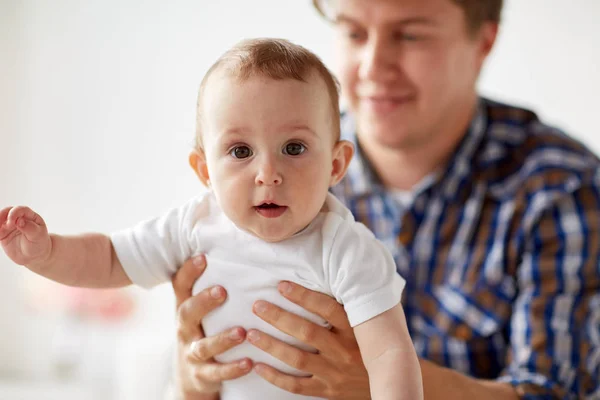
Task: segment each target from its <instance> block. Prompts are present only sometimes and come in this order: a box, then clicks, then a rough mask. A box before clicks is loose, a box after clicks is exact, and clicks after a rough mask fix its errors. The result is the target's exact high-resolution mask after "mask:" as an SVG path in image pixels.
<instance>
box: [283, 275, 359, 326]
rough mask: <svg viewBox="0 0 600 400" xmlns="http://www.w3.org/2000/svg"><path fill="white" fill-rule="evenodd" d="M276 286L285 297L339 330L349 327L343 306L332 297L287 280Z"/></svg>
mask: <svg viewBox="0 0 600 400" xmlns="http://www.w3.org/2000/svg"><path fill="white" fill-rule="evenodd" d="M278 288H279V291H280V293H281V294H282V295H283V296H284V297H285V298H287V299H288V300H290V301H291V302H292V303H296V304H297V305H299V306H300V307H302V308H304V309H305V310H308V311H310V312H312V313H313V314H317V315H318V316H320V317H321V318H323V319H324V320H326V321H327V322H329V323H330V324H331V326H333V327H334V328H336V329H339V330H345V329H350V323H349V322H348V316H347V315H346V312H345V311H344V307H343V306H342V305H341V304H340V303H338V302H337V301H336V300H335V299H334V298H332V297H330V296H327V295H326V294H323V293H319V292H315V291H313V290H309V289H306V288H305V287H302V286H300V285H296V284H295V283H291V282H287V281H286V282H281V283H280V284H279V287H278Z"/></svg>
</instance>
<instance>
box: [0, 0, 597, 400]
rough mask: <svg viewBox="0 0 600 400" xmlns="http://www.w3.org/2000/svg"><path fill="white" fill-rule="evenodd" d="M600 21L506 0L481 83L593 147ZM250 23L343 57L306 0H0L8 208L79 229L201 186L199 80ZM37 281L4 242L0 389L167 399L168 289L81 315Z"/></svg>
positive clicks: (0, 167) (2, 166) (557, 0)
mask: <svg viewBox="0 0 600 400" xmlns="http://www.w3.org/2000/svg"><path fill="white" fill-rule="evenodd" d="M365 1H367V0H365ZM599 19H600V2H598V1H597V0H573V1H568V2H567V1H564V0H527V1H517V0H508V1H507V4H506V7H505V12H504V21H503V25H502V29H501V33H500V37H499V41H498V43H497V46H496V49H495V51H494V53H493V55H492V57H491V59H490V60H489V61H488V64H487V66H486V69H485V71H484V74H483V77H482V80H481V90H482V92H483V93H484V94H487V95H490V96H493V97H494V98H496V99H499V100H505V101H513V102H516V103H518V104H521V105H525V106H528V107H532V108H534V109H535V110H536V111H537V112H538V113H539V114H540V115H541V116H542V117H544V118H546V120H547V121H549V122H551V123H553V124H556V125H558V126H560V127H562V128H565V129H566V130H567V131H568V132H570V133H571V134H572V135H574V136H576V137H578V138H579V139H581V140H582V141H584V142H586V143H588V144H589V145H590V146H591V147H592V148H593V149H595V150H596V151H597V152H600V135H598V128H597V118H598V116H597V112H598V110H597V109H598V107H599V106H600V102H599V101H598V99H597V97H598V93H600V77H599V75H598V71H599V68H598V67H600V27H599V25H597V23H596V22H597V21H598V20H599ZM257 36H277V37H284V38H288V39H290V40H292V41H294V42H296V43H299V44H302V45H304V46H306V47H308V48H310V49H312V50H314V51H315V52H316V53H318V54H319V55H320V56H321V57H322V58H323V59H324V60H325V61H326V63H328V64H330V65H331V66H334V65H335V64H334V62H335V60H333V58H332V52H331V41H330V36H331V35H330V28H329V27H328V26H327V24H326V23H324V22H323V21H321V20H320V19H319V18H318V16H317V15H316V13H315V12H314V11H313V10H312V8H311V7H310V1H309V0H286V1H282V0H254V1H244V0H220V1H218V2H216V1H208V0H175V1H171V2H164V1H158V0H119V1H117V0H85V1H79V0H53V1H45V0H0V207H4V206H6V205H10V204H26V205H29V206H31V207H32V208H34V209H35V210H37V211H38V212H39V213H40V214H41V215H42V216H44V218H45V219H46V221H47V223H48V225H49V227H50V229H51V230H52V231H55V232H61V233H75V232H80V231H83V230H86V231H90V230H92V231H102V232H110V231H112V230H115V229H119V228H124V227H127V226H129V225H131V224H133V223H135V222H137V221H139V220H140V219H143V218H147V217H150V216H153V215H157V214H159V213H162V212H163V211H165V210H166V209H167V208H169V207H171V206H175V205H179V204H181V203H182V202H184V201H185V200H187V199H188V198H189V197H190V196H193V195H194V194H196V193H197V192H198V191H199V190H201V185H200V184H199V183H198V182H197V180H196V178H195V176H194V174H193V173H192V171H191V170H190V169H189V167H188V165H187V154H188V152H189V150H190V148H191V144H192V142H193V134H194V118H195V116H194V111H195V110H194V106H195V103H196V91H197V88H198V84H199V82H200V80H201V79H202V76H203V74H204V72H205V71H206V70H207V69H208V67H209V66H210V64H211V63H212V62H213V61H214V60H215V59H216V57H218V56H219V55H220V54H221V53H222V52H223V51H224V50H225V49H227V48H228V47H229V46H231V45H232V44H233V43H235V42H237V41H238V40H240V39H242V38H246V37H257ZM32 282H36V280H35V279H33V278H32V276H31V274H30V273H29V272H28V271H26V270H24V269H23V268H18V267H16V266H14V265H12V264H11V263H10V262H9V261H8V260H7V259H6V258H5V256H4V255H3V254H0V321H1V322H0V323H1V324H2V328H1V329H0V399H2V400H3V399H11V400H12V399H23V400H25V399H29V398H38V395H37V394H36V393H37V392H36V390H43V392H44V397H43V398H45V399H50V398H52V399H54V398H56V399H69V398H78V399H95V398H97V399H100V398H102V399H108V398H110V399H148V400H152V399H157V398H160V396H158V395H159V394H160V390H159V388H160V386H161V385H162V383H163V381H162V378H160V375H163V376H164V375H165V374H166V372H165V371H167V370H168V367H169V365H168V363H169V361H168V354H169V347H168V345H169V343H170V341H171V337H172V336H173V334H174V328H173V327H174V324H173V317H174V310H173V306H174V300H173V297H172V294H171V289H170V286H168V285H165V286H163V287H160V288H157V289H155V290H152V291H150V292H143V291H141V290H131V291H130V293H131V294H132V295H133V296H135V298H136V301H137V308H136V310H135V314H134V315H133V316H132V317H131V318H129V319H128V320H126V321H120V322H112V323H102V322H98V321H91V322H84V323H80V322H77V321H71V320H69V319H68V318H66V317H65V316H64V315H63V314H61V313H60V312H59V310H55V311H45V312H40V311H39V310H38V311H36V309H35V308H33V309H32V308H31V307H30V306H29V305H28V304H30V303H31V291H32V290H34V291H35V290H36V288H37V286H35V285H33V284H32ZM32 285H33V286H32ZM32 287H33V289H32ZM26 289H27V290H26ZM47 296H51V294H47ZM42 302H43V301H42ZM38 303H39V299H38ZM34 305H35V304H34ZM38 306H39V304H38ZM75 328H76V329H75ZM65 329H66V330H67V332H71V333H67V334H64V333H62V334H61V332H63V331H64V330H65ZM72 329H75V330H74V331H73V330H72ZM57 338H58V339H57ZM61 343H62V344H61ZM57 352H58V353H59V354H57ZM61 357H62V358H61ZM65 357H66V358H67V361H68V362H71V361H72V370H67V371H66V372H65V371H64V370H61V365H63V364H61V362H62V363H64V362H65ZM69 357H70V358H69ZM70 360H71V361H70ZM63 367H64V366H63ZM63 369H64V368H63ZM69 371H70V372H69ZM57 376H62V377H63V378H62V380H60V381H59V382H58V383H57V379H56V377H57ZM32 382H35V384H32ZM35 387H37V388H38V389H34V388H35ZM52 396H54V397H52Z"/></svg>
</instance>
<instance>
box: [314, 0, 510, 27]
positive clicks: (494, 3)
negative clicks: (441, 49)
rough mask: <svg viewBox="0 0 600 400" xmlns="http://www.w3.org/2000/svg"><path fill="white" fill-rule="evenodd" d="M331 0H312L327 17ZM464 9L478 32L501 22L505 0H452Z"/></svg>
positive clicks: (469, 21) (468, 25)
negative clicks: (482, 27)
mask: <svg viewBox="0 0 600 400" xmlns="http://www.w3.org/2000/svg"><path fill="white" fill-rule="evenodd" d="M330 1H331V0H312V3H313V6H314V7H315V8H316V9H317V11H318V12H319V14H321V15H322V16H323V17H325V18H326V19H331V16H330V15H328V14H327V12H326V9H327V3H328V2H330ZM452 1H453V2H454V3H456V4H457V5H458V6H459V7H460V8H462V9H463V11H464V13H465V17H466V20H467V28H468V31H469V32H470V33H474V32H477V31H478V30H479V28H481V25H482V24H483V23H484V22H496V23H499V22H500V15H501V14H502V2H503V0H452Z"/></svg>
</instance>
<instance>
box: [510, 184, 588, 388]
mask: <svg viewBox="0 0 600 400" xmlns="http://www.w3.org/2000/svg"><path fill="white" fill-rule="evenodd" d="M523 243H524V246H525V251H524V257H523V259H522V262H521V264H520V265H519V270H518V280H517V281H518V293H519V294H518V296H517V299H516V302H515V305H514V313H513V316H512V319H511V327H510V328H511V329H510V344H511V349H510V351H509V354H508V362H507V365H508V367H507V368H506V370H505V371H504V373H503V376H502V377H501V378H500V380H502V381H505V382H509V383H510V384H512V385H513V386H514V387H515V388H516V390H517V393H518V394H519V396H520V397H521V398H524V399H547V398H565V399H575V398H582V399H592V398H594V399H597V398H600V174H596V180H595V183H594V184H592V185H589V184H588V185H587V186H581V187H579V188H578V189H577V190H574V191H573V192H571V193H568V194H564V195H561V196H560V197H558V198H557V199H556V200H554V201H552V202H549V205H548V206H547V207H545V208H544V210H543V211H542V212H541V213H540V216H539V218H538V219H537V222H536V223H534V224H533V225H532V229H531V230H530V232H528V233H527V235H526V239H525V240H524V241H523Z"/></svg>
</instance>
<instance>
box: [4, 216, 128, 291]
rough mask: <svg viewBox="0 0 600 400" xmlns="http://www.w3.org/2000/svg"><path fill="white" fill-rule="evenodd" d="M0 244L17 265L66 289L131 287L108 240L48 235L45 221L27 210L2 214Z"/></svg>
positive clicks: (91, 236)
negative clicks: (76, 287) (71, 287)
mask: <svg viewBox="0 0 600 400" xmlns="http://www.w3.org/2000/svg"><path fill="white" fill-rule="evenodd" d="M0 244H1V245H2V248H3V249H4V252H5V253H6V255H8V257H9V258H10V259H11V260H13V261H14V262H15V263H17V264H20V265H24V266H26V267H27V268H28V269H30V270H31V271H33V272H35V273H36V274H39V275H42V276H44V277H46V278H48V279H51V280H53V281H56V282H59V283H62V284H65V285H70V286H79V287H90V288H109V287H122V286H127V285H129V284H131V281H130V279H129V278H128V277H127V275H126V274H125V271H124V270H123V266H122V265H121V263H120V262H119V259H118V258H117V256H116V254H115V250H114V249H113V246H112V243H111V241H110V239H109V237H108V236H105V235H102V234H97V233H91V234H85V235H77V236H60V235H54V234H48V229H47V227H46V223H45V222H44V220H43V219H42V217H40V216H39V215H38V214H36V213H35V212H34V211H32V210H31V209H29V208H27V207H7V208H5V209H3V210H1V211H0Z"/></svg>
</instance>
